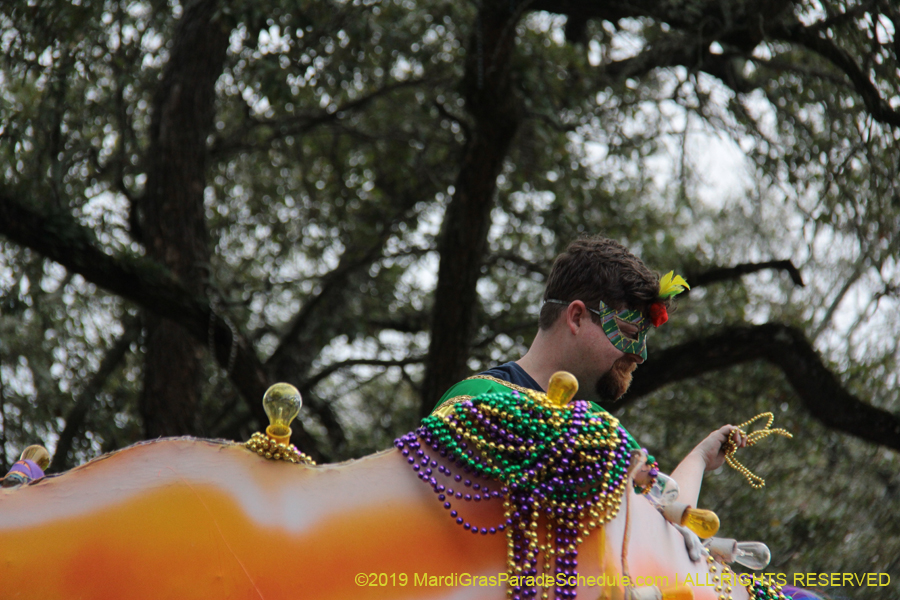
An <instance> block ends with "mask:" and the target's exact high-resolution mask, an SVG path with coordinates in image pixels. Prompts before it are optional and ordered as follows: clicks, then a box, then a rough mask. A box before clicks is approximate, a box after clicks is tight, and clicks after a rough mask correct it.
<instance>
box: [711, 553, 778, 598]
mask: <svg viewBox="0 0 900 600" xmlns="http://www.w3.org/2000/svg"><path fill="white" fill-rule="evenodd" d="M703 555H704V556H706V561H707V563H708V565H707V566H708V567H709V570H710V573H712V580H713V585H714V586H715V588H714V589H715V591H716V594H717V599H718V600H733V598H732V595H731V589H732V585H736V584H740V585H743V586H744V587H745V588H747V593H748V594H749V595H750V600H790V598H788V597H787V596H785V595H784V592H782V591H781V586H780V585H778V584H777V583H775V582H774V581H765V579H763V578H761V577H759V576H753V575H748V574H746V573H735V572H734V571H732V570H731V567H729V566H728V565H726V564H724V563H720V562H718V561H716V559H715V558H713V556H712V554H711V553H710V552H709V550H708V549H707V548H704V549H703ZM719 569H721V570H722V572H721V574H720V573H719V572H718V571H719ZM747 580H750V581H749V583H746V584H745V583H744V582H745V581H747Z"/></svg>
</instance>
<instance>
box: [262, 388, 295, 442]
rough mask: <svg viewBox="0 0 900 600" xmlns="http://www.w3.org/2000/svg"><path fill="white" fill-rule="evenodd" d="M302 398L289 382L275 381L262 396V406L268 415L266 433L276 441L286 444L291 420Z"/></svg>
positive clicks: (289, 434) (289, 437) (288, 438)
mask: <svg viewBox="0 0 900 600" xmlns="http://www.w3.org/2000/svg"><path fill="white" fill-rule="evenodd" d="M302 405H303V400H302V399H301V398H300V392H299V391H297V388H295V387H294V386H292V385H291V384H289V383H276V384H275V385H273V386H272V387H270V388H269V389H268V390H266V394H265V395H264V396H263V408H264V409H265V411H266V415H268V417H269V426H268V427H266V435H267V436H269V437H270V438H272V439H273V440H275V441H276V442H278V443H279V444H287V443H288V442H289V441H290V439H291V427H290V424H291V421H293V420H294V418H296V416H297V415H298V414H300V407H301V406H302Z"/></svg>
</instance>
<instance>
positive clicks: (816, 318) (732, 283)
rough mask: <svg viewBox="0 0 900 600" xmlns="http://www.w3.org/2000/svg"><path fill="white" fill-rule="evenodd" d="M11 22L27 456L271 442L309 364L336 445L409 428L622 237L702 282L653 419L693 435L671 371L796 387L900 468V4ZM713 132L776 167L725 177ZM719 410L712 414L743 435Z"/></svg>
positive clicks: (248, 11)
mask: <svg viewBox="0 0 900 600" xmlns="http://www.w3.org/2000/svg"><path fill="white" fill-rule="evenodd" d="M0 19H2V29H3V32H4V34H3V36H2V38H0V39H2V42H0V43H2V44H3V48H2V49H3V59H2V63H0V64H2V71H0V73H2V75H0V76H2V78H3V79H2V82H3V86H2V91H0V93H2V103H0V110H2V119H0V123H2V130H0V152H2V155H3V162H2V164H3V173H2V183H0V234H2V235H3V236H4V237H5V240H6V241H4V242H2V245H0V256H2V263H0V265H2V266H0V292H2V307H3V316H2V318H0V327H2V328H3V329H2V331H3V335H2V340H3V341H2V344H0V421H2V423H3V437H2V439H0V443H2V445H3V446H2V447H3V449H4V452H3V453H2V455H3V460H5V461H7V463H8V461H9V460H10V459H11V458H12V456H13V454H14V452H15V448H18V447H20V446H22V445H24V444H25V443H30V442H31V441H32V439H33V438H34V437H39V438H43V439H46V440H48V442H49V443H51V445H52V443H53V442H54V441H57V445H56V449H57V455H56V456H55V458H54V465H55V467H56V468H64V467H65V466H70V465H72V464H75V463H76V462H79V461H81V460H84V459H86V458H87V457H88V456H92V455H94V454H95V453H96V452H99V451H103V450H108V449H113V448H115V447H119V446H121V445H124V444H127V443H131V442H133V441H135V440H137V439H140V438H141V437H144V436H155V435H170V434H184V433H191V434H202V435H210V436H225V437H230V438H246V437H248V436H249V433H250V431H252V430H256V429H259V428H260V426H261V423H262V422H263V421H264V416H263V415H262V414H261V407H260V404H259V401H260V398H261V396H262V392H263V391H264V390H265V388H266V386H267V385H268V384H270V383H273V382H275V381H279V380H286V381H290V382H291V383H294V384H295V385H297V386H298V387H299V388H300V389H301V392H302V393H303V395H304V399H305V408H304V412H303V413H302V417H301V420H300V421H301V422H300V423H298V425H297V426H296V427H295V430H296V434H295V440H294V441H295V442H296V443H297V444H298V445H299V446H300V447H301V448H302V449H303V450H305V451H307V452H308V453H310V454H312V455H313V456H315V457H316V458H318V459H321V460H334V459H339V458H345V457H349V456H355V455H358V454H360V453H362V452H366V451H369V450H371V449H373V448H377V447H384V446H385V445H386V444H387V442H388V440H390V438H391V437H392V436H394V435H396V434H398V433H401V432H403V431H405V430H409V429H411V428H413V427H414V426H415V422H416V419H417V416H420V415H421V414H423V413H426V412H427V411H428V410H429V409H430V407H431V406H432V405H433V403H434V401H435V399H436V398H437V397H438V396H439V395H440V393H441V392H442V391H443V390H444V389H446V388H447V387H448V386H449V385H450V384H451V383H453V382H455V381H456V380H458V379H459V378H461V377H463V376H465V375H466V373H468V372H469V371H470V370H472V369H478V368H481V367H483V366H485V365H487V364H489V363H492V362H496V361H498V360H502V359H506V358H507V357H510V356H515V355H517V354H518V353H521V352H522V351H523V350H524V348H525V347H526V346H527V343H528V341H529V340H530V338H529V336H530V335H532V334H533V329H534V323H535V320H536V312H537V307H536V306H535V302H536V300H537V298H538V297H539V293H540V287H541V284H542V282H543V278H544V276H545V274H546V272H547V270H548V269H549V265H550V263H551V261H552V259H553V257H554V256H555V255H556V254H557V253H558V252H559V251H560V250H561V249H562V248H563V247H564V246H565V244H566V243H567V242H568V241H569V240H571V239H572V238H573V237H575V236H576V235H578V234H580V233H584V232H595V231H597V230H602V231H604V232H605V233H606V234H607V235H610V236H612V237H616V238H619V239H621V240H623V241H624V242H625V243H627V244H628V245H629V246H631V247H632V248H633V249H634V250H635V251H636V252H637V253H638V254H640V255H641V256H642V257H643V258H644V259H645V260H646V261H647V262H648V264H650V265H652V266H658V267H659V268H660V269H665V270H668V269H669V268H676V269H680V270H682V271H684V272H686V273H687V275H688V280H689V281H691V282H693V283H694V289H693V291H692V292H691V294H690V295H689V296H688V297H687V298H685V299H684V300H682V301H681V303H680V304H681V308H680V310H679V312H678V313H676V317H675V318H673V320H672V322H671V323H670V324H667V325H666V327H664V328H662V329H660V331H659V332H656V333H658V334H659V335H655V336H654V338H655V339H654V340H652V344H653V347H654V348H660V349H661V350H660V351H658V352H655V351H654V349H651V360H650V361H648V363H647V364H646V365H644V366H642V367H641V369H640V370H639V371H638V376H637V378H636V381H635V385H634V389H633V390H632V393H631V394H630V395H629V397H628V399H627V402H626V405H625V408H624V409H623V410H624V414H625V415H627V418H629V419H633V420H634V421H635V422H636V423H639V424H640V426H641V427H642V428H643V429H644V430H645V431H647V435H648V439H651V440H654V439H655V440H656V443H658V444H659V445H660V451H662V450H665V451H666V452H667V453H668V452H669V451H672V452H676V451H680V450H682V449H683V448H681V442H680V441H679V440H673V439H671V436H672V435H675V434H674V433H665V435H663V434H659V435H655V434H654V433H653V432H654V431H657V432H658V431H662V430H665V431H666V432H668V431H669V428H666V427H664V426H662V425H660V423H666V422H669V421H671V420H673V419H674V420H678V419H679V418H681V419H682V420H683V419H684V418H685V415H684V414H679V409H678V408H676V407H671V406H668V405H665V404H661V403H660V402H661V400H660V399H662V398H666V397H669V396H670V395H671V394H672V390H673V389H676V388H674V387H673V386H672V385H671V384H673V383H676V382H679V387H678V388H677V389H679V390H683V393H684V394H685V396H686V398H689V400H690V401H689V402H688V403H687V404H690V405H693V406H700V405H701V404H702V403H703V402H706V401H708V400H709V399H710V398H711V396H712V395H713V394H712V392H711V390H718V391H719V392H722V390H725V391H727V393H721V395H722V396H723V397H726V398H731V399H733V400H734V403H735V406H739V405H740V402H741V401H740V398H743V399H744V400H745V401H747V398H753V399H754V400H753V402H750V401H747V402H746V403H747V404H757V405H759V408H760V409H763V408H769V409H770V408H771V406H768V405H767V404H766V403H765V402H763V401H762V400H759V399H760V398H762V395H764V394H765V393H767V392H768V391H771V390H772V389H773V388H774V389H777V390H778V391H777V396H778V397H779V398H782V399H783V400H782V401H780V402H778V404H777V406H779V407H780V406H782V405H787V406H788V409H786V410H788V412H787V413H786V414H787V415H788V417H789V419H790V420H791V421H792V422H794V423H795V424H802V425H804V426H810V424H811V423H821V424H824V426H826V427H827V428H829V429H824V428H822V429H816V431H817V432H819V433H818V434H817V436H816V438H815V442H808V443H807V442H804V444H805V445H804V446H802V447H803V448H804V450H805V451H808V452H809V453H811V454H812V455H814V456H822V455H824V454H827V453H828V452H830V450H828V444H827V443H825V442H823V441H821V440H822V439H825V438H828V439H830V440H839V442H829V443H840V444H846V445H847V447H848V448H852V452H850V454H851V455H853V456H857V457H858V456H862V455H865V454H866V452H870V453H871V452H874V453H877V456H876V458H872V457H871V456H870V457H869V458H866V459H865V460H868V461H870V462H872V461H874V462H873V464H875V463H877V464H878V465H879V466H878V467H877V469H886V470H887V472H892V473H896V471H897V469H896V468H895V467H896V464H895V461H896V459H895V458H894V456H893V454H889V453H887V450H886V449H893V450H896V449H898V448H900V420H898V417H897V415H896V411H897V398H896V392H895V391H894V390H895V388H896V386H895V383H896V379H897V372H898V371H897V368H896V359H897V342H896V340H897V339H898V336H897V335H896V332H897V331H898V323H897V321H896V317H895V316H894V315H896V314H897V313H896V310H895V308H896V304H897V289H898V288H897V285H898V273H897V256H898V247H897V244H898V241H897V240H900V236H898V228H900V218H898V210H900V188H898V184H897V183H896V181H895V179H896V177H895V175H896V172H897V168H898V166H900V165H898V161H900V153H898V152H897V149H898V140H900V83H898V82H900V78H898V77H897V75H898V64H900V63H898V58H900V57H898V53H900V44H898V42H897V39H898V38H897V37H896V33H895V32H896V28H897V24H898V20H900V11H898V9H897V7H896V5H895V4H894V3H892V2H890V1H889V0H875V1H871V2H851V1H838V0H830V1H828V2H825V3H820V2H812V1H809V2H788V1H774V0H746V1H745V0H741V1H737V0H729V1H727V2H709V1H701V0H696V1H695V0H687V1H680V0H679V1H677V2H676V1H675V0H671V1H666V2H644V1H638V2H634V1H632V2H604V3H596V2H581V1H578V0H569V1H551V0H547V1H541V0H539V1H536V2H520V1H518V0H516V1H513V2H500V1H486V2H482V3H478V4H460V3H445V2H439V1H429V2H425V3H419V4H416V5H410V4H408V3H403V2H399V1H396V2H394V1H384V2H369V1H362V0H361V1H359V2H318V3H304V4H303V5H302V6H295V5H294V3H281V2H277V1H273V2H267V3H249V2H248V3H219V2H215V1H212V0H192V1H190V2H185V3H184V4H177V3H172V4H167V3H160V2H154V1H152V0H151V1H147V2H123V1H105V2H103V1H97V2H85V3H82V4H81V5H69V4H68V3H64V2H55V1H49V0H48V1H45V2H37V3H33V4H32V5H31V6H27V5H15V6H11V7H6V8H4V9H3V11H2V16H0ZM701 145H704V146H707V147H708V146H711V145H712V146H714V147H716V148H717V149H720V152H722V151H723V150H722V149H728V148H731V149H732V150H731V152H732V153H733V154H738V153H742V154H743V157H741V159H740V162H739V163H738V164H739V165H740V166H741V168H742V169H743V173H744V175H742V176H733V177H731V178H729V179H727V180H726V182H725V183H724V184H723V183H721V182H722V181H723V179H722V178H721V177H720V178H718V181H719V182H720V183H719V184H718V185H729V186H731V189H729V190H728V192H727V193H726V194H724V197H720V198H715V199H710V198H709V190H710V189H711V187H710V186H711V183H712V182H713V179H712V178H710V177H709V176H708V173H705V172H704V165H703V164H702V161H704V160H708V159H707V158H704V157H708V156H709V154H708V153H702V152H700V151H699V146H701ZM734 149H739V151H736V150H734ZM801 276H802V277H801ZM804 282H805V283H806V285H805V286H803V285H801V283H804ZM139 314H140V315H143V316H142V317H141V318H140V319H139ZM760 360H762V361H768V363H770V364H772V365H774V366H775V367H776V368H775V369H774V370H773V369H772V368H771V367H768V366H765V365H764V364H763V363H760V362H759V361H760ZM723 370H724V371H723ZM736 376H740V377H741V378H742V381H744V384H742V385H741V386H737V387H728V385H727V384H724V383H722V382H723V381H731V380H733V379H734V378H735V377H736ZM813 382H814V383H815V384H816V385H811V383H813ZM797 399H799V400H800V402H796V400H797ZM698 403H699V404H698ZM795 405H796V406H795ZM801 405H802V406H803V408H802V409H801V408H800V406H801ZM703 406H704V408H702V409H701V408H698V409H697V410H698V411H699V412H698V414H701V413H702V418H698V419H696V421H697V423H691V424H690V426H687V427H685V428H684V431H689V432H691V433H692V434H697V433H699V430H700V429H699V428H700V424H701V423H702V424H703V425H704V426H705V425H708V424H710V423H709V421H715V420H716V419H717V420H718V422H721V421H722V420H723V419H730V420H734V421H739V420H741V419H740V417H733V416H731V413H730V412H729V413H728V414H720V413H719V412H717V411H716V410H715V409H713V408H711V407H709V406H707V405H703ZM647 407H653V410H652V411H649V413H650V414H647V412H648V411H645V410H644V409H646V408H647ZM741 412H743V411H741ZM748 412H750V411H748ZM747 416H751V415H747ZM623 418H624V417H623ZM629 422H630V421H629ZM694 425H696V427H694ZM814 427H816V428H819V427H820V425H818V424H815V425H814ZM630 428H631V429H633V430H634V429H635V428H634V427H630ZM829 431H835V432H843V433H842V434H839V433H829ZM829 436H835V437H829ZM848 436H853V437H855V438H858V439H859V440H861V442H856V441H850V438H849V437H848ZM645 443H647V442H645ZM823 453H824V454H823ZM848 460H850V458H848V457H844V460H843V461H842V462H840V465H841V467H840V468H839V469H837V471H839V472H840V473H841V474H842V476H846V477H850V476H851V475H852V472H853V469H852V468H850V467H849V466H848V465H849V464H850V463H848V462H847V461H848ZM891 465H893V467H894V468H893V471H891V470H890V469H891ZM877 469H876V470H877ZM883 479H884V482H883V485H884V486H886V487H885V490H888V489H892V488H891V487H890V486H895V485H896V481H895V479H896V476H895V475H889V476H886V477H885V478H883ZM848 481H849V480H848ZM814 485H818V483H815V484H814ZM847 485H850V484H849V483H848V484H847ZM873 485H876V484H872V483H871V482H869V487H872V486H873ZM878 485H880V484H878ZM730 489H731V488H727V487H725V488H722V490H730ZM854 489H856V488H854ZM722 490H720V489H719V488H716V487H713V488H712V492H711V493H712V494H713V495H714V496H716V495H717V496H716V497H718V498H720V499H721V498H727V497H728V495H727V494H726V493H725V492H724V491H722ZM869 492H871V493H874V492H872V491H871V490H869ZM869 492H867V493H869ZM885 493H887V491H885ZM853 497H854V498H856V501H858V502H861V503H862V502H870V501H871V500H870V498H871V497H870V496H866V495H865V494H864V493H862V492H860V493H859V494H856V495H854V496H853ZM781 500H782V501H783V502H785V503H787V504H790V502H794V501H796V499H791V498H782V499H781ZM722 501H723V502H724V500H722ZM746 501H747V502H752V501H751V500H750V499H746ZM829 518H830V517H829ZM807 529H809V527H807ZM813 529H815V528H813ZM833 529H834V531H839V530H842V529H841V527H834V528H833ZM810 531H812V530H810ZM860 531H862V529H860ZM867 531H868V530H867ZM798 535H799V534H798ZM811 535H812V534H811ZM823 535H824V534H823ZM829 535H831V534H829ZM836 535H837V534H835V536H836ZM859 535H860V536H861V538H865V539H869V538H866V535H868V534H867V533H866V534H862V533H860V534H859ZM801 537H802V536H801ZM797 539H799V538H797ZM797 539H795V538H790V539H789V540H788V539H785V540H784V545H785V547H788V546H789V545H790V544H794V543H801V542H797ZM811 539H816V540H818V541H822V539H824V538H822V539H820V538H815V537H814V538H811ZM835 539H837V537H835ZM828 540H829V543H830V542H831V541H833V540H832V539H831V537H829V538H828ZM802 543H809V541H808V540H806V539H805V538H804V541H803V542H802ZM885 548H886V547H885ZM884 551H887V550H886V549H885V550H884ZM885 555H886V554H885ZM803 560H807V561H808V560H809V557H807V558H806V559H803V558H798V559H797V561H800V562H798V563H797V564H806V565H808V564H809V563H808V562H806V563H803V562H802V561H803ZM888 567H889V568H890V569H894V571H896V569H897V565H896V563H895V564H893V565H888V566H885V568H886V569H887V568H888ZM814 568H821V567H819V566H814Z"/></svg>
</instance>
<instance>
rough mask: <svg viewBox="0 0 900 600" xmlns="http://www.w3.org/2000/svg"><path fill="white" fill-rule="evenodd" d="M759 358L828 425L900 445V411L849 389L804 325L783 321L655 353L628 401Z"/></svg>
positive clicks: (735, 329) (736, 329)
mask: <svg viewBox="0 0 900 600" xmlns="http://www.w3.org/2000/svg"><path fill="white" fill-rule="evenodd" d="M754 360H765V361H767V362H769V363H771V364H772V365H774V366H775V367H778V368H779V369H781V371H782V372H783V373H784V375H785V377H786V378H787V380H788V382H789V383H790V384H791V386H792V387H793V388H794V391H795V392H796V393H797V396H798V397H799V398H800V400H801V402H802V403H803V405H804V407H806V410H807V411H809V413H810V415H812V416H813V417H814V418H815V419H817V420H818V421H820V422H821V423H822V424H823V425H825V426H826V427H829V428H831V429H834V430H836V431H841V432H843V433H848V434H850V435H852V436H855V437H857V438H859V439H861V440H864V441H866V442H870V443H873V444H879V445H882V446H887V447H889V448H893V449H895V450H900V417H898V416H897V415H895V414H892V413H890V412H888V411H886V410H883V409H881V408H877V407H875V406H872V405H870V404H866V403H865V402H863V401H862V400H860V399H859V398H858V397H856V396H855V395H853V394H852V393H850V392H849V391H847V389H846V388H844V387H843V385H842V384H841V382H840V381H839V380H838V378H837V377H836V376H835V375H834V373H832V372H831V370H830V369H829V368H828V367H827V366H826V365H825V363H824V362H823V361H822V359H821V357H820V356H819V355H818V353H817V352H816V351H815V349H814V348H813V347H812V346H811V345H810V343H809V341H808V340H807V339H806V336H805V335H804V333H803V332H802V331H800V330H799V329H797V328H795V327H791V326H789V325H784V324H781V323H768V324H766V325H754V326H745V327H731V328H728V329H725V330H724V331H722V332H720V333H718V334H716V335H712V336H709V337H706V338H702V339H699V340H693V341H690V342H685V343H683V344H679V345H677V346H674V347H672V348H666V349H665V350H661V351H659V352H656V353H654V356H653V360H652V361H648V362H646V363H644V364H643V365H641V367H640V368H639V369H638V370H637V371H636V372H635V377H634V383H632V385H631V389H630V390H629V391H628V394H626V396H625V398H624V401H625V402H630V401H632V400H634V399H635V398H639V397H641V396H644V395H646V394H649V393H651V392H653V391H656V390H658V389H659V388H661V387H663V386H665V385H669V384H672V383H676V382H678V381H683V380H685V379H690V378H693V377H698V376H700V375H703V374H705V373H709V372H712V371H717V370H721V369H726V368H728V367H732V366H734V365H738V364H741V363H746V362H750V361H754Z"/></svg>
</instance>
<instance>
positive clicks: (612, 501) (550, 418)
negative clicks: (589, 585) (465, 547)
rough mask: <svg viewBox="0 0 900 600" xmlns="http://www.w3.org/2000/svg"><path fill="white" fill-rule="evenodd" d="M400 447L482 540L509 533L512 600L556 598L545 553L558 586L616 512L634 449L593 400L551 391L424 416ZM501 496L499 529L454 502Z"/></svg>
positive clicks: (499, 395) (570, 594)
mask: <svg viewBox="0 0 900 600" xmlns="http://www.w3.org/2000/svg"><path fill="white" fill-rule="evenodd" d="M395 445H396V446H397V448H399V449H400V451H401V454H402V455H403V456H404V457H405V458H406V460H407V462H408V463H409V464H410V465H411V466H412V468H413V470H415V471H416V472H417V475H418V477H419V478H420V479H422V480H423V481H427V482H428V483H429V484H430V485H431V486H432V488H433V490H434V492H435V493H436V494H437V495H438V499H439V500H440V501H441V502H443V505H444V508H445V509H446V510H448V511H449V512H450V516H451V518H453V519H455V520H456V523H457V524H459V525H461V526H462V527H463V528H464V529H466V530H469V531H472V532H473V533H476V534H477V533H480V534H481V535H488V534H495V533H498V532H501V531H505V532H506V537H507V571H508V574H509V575H510V580H511V581H512V582H514V583H513V584H512V585H511V586H510V588H509V589H508V590H507V593H508V595H509V597H510V598H512V600H528V599H531V598H534V597H535V596H537V588H538V587H542V591H541V597H542V598H544V599H546V598H548V597H549V592H548V590H547V589H546V588H543V586H538V585H536V584H534V583H533V582H534V581H535V580H536V579H537V574H538V566H539V565H540V564H541V560H540V558H541V556H543V571H544V573H548V572H549V571H550V570H551V563H552V570H553V572H554V575H555V577H554V581H562V580H563V579H562V578H560V577H559V575H563V576H564V577H565V580H566V581H569V580H570V579H569V576H571V575H577V568H578V546H579V545H580V544H581V543H582V541H583V540H584V539H585V538H586V537H587V536H588V535H589V534H590V533H591V531H593V530H594V529H596V528H597V527H600V526H602V525H603V524H604V523H606V522H607V521H609V520H610V519H612V518H613V517H614V516H615V515H616V513H617V512H618V509H619V505H620V503H621V500H622V496H623V493H624V491H625V489H626V486H627V482H628V477H627V468H628V465H629V463H630V460H631V451H630V448H631V447H634V446H636V444H635V442H634V441H633V439H631V437H630V436H629V434H628V432H627V431H625V429H624V428H622V427H621V426H620V425H619V423H618V421H617V420H616V419H615V418H613V417H612V416H610V415H609V414H607V413H592V412H591V411H590V406H589V404H588V403H587V402H584V401H575V402H571V403H569V404H568V405H567V406H563V407H559V406H557V405H554V404H553V403H552V402H550V401H549V400H548V399H547V397H546V396H545V395H544V394H541V393H538V392H533V393H531V392H528V393H525V394H520V393H519V392H516V391H510V392H494V393H488V394H484V395H482V396H478V397H477V398H472V399H468V400H463V401H461V402H459V403H457V404H455V405H453V406H452V407H449V409H448V410H447V411H444V412H443V413H441V414H440V415H437V414H433V415H431V416H429V417H426V418H425V419H424V420H423V421H422V425H421V427H419V429H417V430H416V431H415V432H412V433H408V434H406V435H404V436H403V437H401V438H398V439H397V440H396V441H395ZM447 463H449V464H450V465H451V466H450V467H447V466H444V465H445V464H447ZM655 475H656V472H653V476H655ZM479 479H481V480H485V481H491V482H495V483H492V484H491V485H488V484H487V483H482V482H481V481H478V480H479ZM461 483H462V485H460V484H461ZM451 485H452V486H453V487H450V486H451ZM650 485H652V481H651V484H650ZM469 487H471V488H472V489H471V492H470V491H469V490H468V489H466V488H469ZM498 488H499V489H498ZM501 496H502V497H503V499H504V503H503V507H504V516H505V520H504V522H501V523H499V524H496V525H493V526H489V527H485V526H479V525H477V524H475V523H471V522H469V521H468V520H466V518H465V517H464V516H463V515H461V514H460V513H459V511H458V510H456V508H454V502H455V501H456V500H465V501H473V502H479V501H486V500H490V499H493V498H499V497H501ZM542 513H543V514H544V516H545V518H546V523H547V527H546V531H547V535H546V538H545V539H544V541H543V543H541V541H540V539H539V538H540V534H539V531H538V529H539V525H538V523H539V519H540V518H541V514H542ZM529 579H530V581H529ZM554 591H555V596H556V598H574V597H575V595H576V590H575V588H574V587H568V586H557V587H555V590H554Z"/></svg>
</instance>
